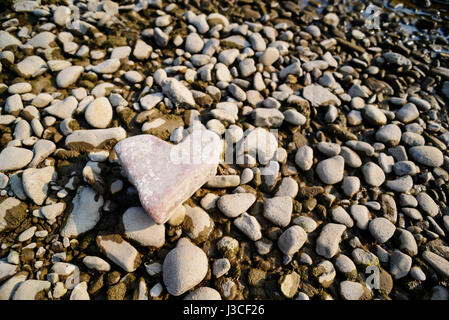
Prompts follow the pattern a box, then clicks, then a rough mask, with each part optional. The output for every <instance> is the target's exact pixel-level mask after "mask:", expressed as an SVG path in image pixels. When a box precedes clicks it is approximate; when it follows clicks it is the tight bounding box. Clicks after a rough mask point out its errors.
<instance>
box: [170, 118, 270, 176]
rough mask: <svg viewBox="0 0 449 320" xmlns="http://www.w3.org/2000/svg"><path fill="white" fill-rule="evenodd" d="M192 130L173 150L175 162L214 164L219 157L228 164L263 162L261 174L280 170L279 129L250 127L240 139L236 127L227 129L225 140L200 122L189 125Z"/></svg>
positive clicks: (173, 161) (172, 155)
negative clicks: (278, 162) (277, 163)
mask: <svg viewBox="0 0 449 320" xmlns="http://www.w3.org/2000/svg"><path fill="white" fill-rule="evenodd" d="M187 131H190V133H189V134H188V135H187V136H186V137H185V138H184V140H183V141H182V142H180V143H179V144H177V145H175V146H174V147H173V148H172V150H171V151H170V161H171V162H172V163H173V164H193V165H195V164H213V163H216V162H217V159H219V161H221V162H222V163H226V164H237V165H241V166H247V167H251V166H256V165H257V163H259V164H261V165H262V166H263V167H261V175H271V174H274V173H275V172H277V166H276V165H275V164H274V162H276V161H275V159H276V157H277V149H278V138H277V135H278V130H277V129H270V130H265V129H262V128H254V129H248V130H246V131H245V132H244V133H243V136H241V137H239V139H238V141H236V135H235V132H233V130H229V129H227V130H225V132H224V134H223V139H221V137H220V136H219V135H218V134H217V133H215V132H213V131H211V130H206V129H205V128H204V127H202V126H201V125H199V124H196V125H193V126H192V127H191V128H189V130H187Z"/></svg>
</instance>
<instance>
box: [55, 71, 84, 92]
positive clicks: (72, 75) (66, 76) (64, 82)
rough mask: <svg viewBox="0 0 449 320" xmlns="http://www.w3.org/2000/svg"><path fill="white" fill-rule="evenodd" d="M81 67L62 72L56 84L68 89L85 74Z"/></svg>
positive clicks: (57, 77)
mask: <svg viewBox="0 0 449 320" xmlns="http://www.w3.org/2000/svg"><path fill="white" fill-rule="evenodd" d="M83 71H84V68H83V67H81V66H71V67H68V68H65V69H64V70H61V71H60V72H59V73H58V75H57V76H56V84H57V85H58V87H60V88H67V87H70V86H71V85H72V84H74V83H75V82H76V81H77V80H78V78H79V77H80V76H81V74H82V73H83Z"/></svg>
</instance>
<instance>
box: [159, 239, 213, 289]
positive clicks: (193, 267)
mask: <svg viewBox="0 0 449 320" xmlns="http://www.w3.org/2000/svg"><path fill="white" fill-rule="evenodd" d="M207 270H208V261H207V256H206V254H205V253H204V251H203V250H201V249H200V248H198V247H197V246H195V245H193V244H191V243H188V242H182V243H180V242H178V245H177V247H176V248H174V249H173V250H171V251H170V252H169V253H168V254H167V256H166V257H165V259H164V262H163V264H162V277H163V281H164V284H165V286H166V287H167V291H168V292H169V293H170V294H172V295H174V296H180V295H181V294H183V293H184V292H186V291H188V290H190V289H191V288H193V287H194V286H196V285H197V284H198V283H200V282H201V281H202V280H203V279H204V277H205V276H206V274H207Z"/></svg>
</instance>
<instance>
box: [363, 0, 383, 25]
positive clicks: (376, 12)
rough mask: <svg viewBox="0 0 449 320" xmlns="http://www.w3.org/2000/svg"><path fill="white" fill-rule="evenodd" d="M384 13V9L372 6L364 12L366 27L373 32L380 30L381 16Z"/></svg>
mask: <svg viewBox="0 0 449 320" xmlns="http://www.w3.org/2000/svg"><path fill="white" fill-rule="evenodd" d="M381 13H382V8H380V7H378V6H376V5H373V4H370V5H368V6H367V7H366V9H365V10H364V11H363V15H364V16H365V19H366V20H365V27H367V28H368V29H370V30H372V29H375V30H378V29H380V14H381Z"/></svg>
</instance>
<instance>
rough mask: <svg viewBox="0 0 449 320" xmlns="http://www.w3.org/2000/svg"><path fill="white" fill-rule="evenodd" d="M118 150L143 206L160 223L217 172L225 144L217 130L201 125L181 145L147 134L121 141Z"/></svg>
mask: <svg viewBox="0 0 449 320" xmlns="http://www.w3.org/2000/svg"><path fill="white" fill-rule="evenodd" d="M115 151H116V153H117V156H118V159H119V161H120V163H121V164H122V166H123V168H124V169H125V172H126V174H127V176H128V179H129V181H130V182H131V183H132V184H133V185H134V186H135V187H136V189H137V191H138V192H139V198H140V202H141V204H142V207H143V208H144V209H145V211H146V212H147V213H148V214H149V215H150V217H151V218H152V219H153V220H154V221H155V222H156V223H159V224H160V223H164V222H166V221H167V220H168V219H169V218H170V214H171V213H172V212H173V211H174V209H175V208H176V207H178V206H179V205H180V204H182V203H183V202H184V201H186V200H187V199H188V198H190V197H191V196H192V195H193V194H194V193H195V192H196V191H197V190H198V189H199V188H200V187H201V186H202V185H203V184H204V183H206V182H207V181H208V180H209V179H210V178H212V177H213V176H215V174H216V170H217V166H218V162H219V158H220V155H221V151H222V144H221V141H220V139H219V137H218V136H217V135H216V134H215V133H212V132H211V131H209V130H200V129H198V130H195V131H193V132H192V133H191V134H190V135H189V136H187V137H186V138H185V139H184V140H183V142H182V143H180V144H178V145H172V144H170V143H167V142H165V141H163V140H161V139H159V138H157V137H155V136H153V135H149V134H143V135H139V136H134V137H130V138H127V139H124V140H122V141H120V142H119V143H117V144H116V146H115Z"/></svg>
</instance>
